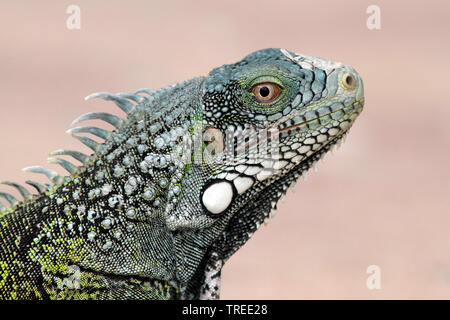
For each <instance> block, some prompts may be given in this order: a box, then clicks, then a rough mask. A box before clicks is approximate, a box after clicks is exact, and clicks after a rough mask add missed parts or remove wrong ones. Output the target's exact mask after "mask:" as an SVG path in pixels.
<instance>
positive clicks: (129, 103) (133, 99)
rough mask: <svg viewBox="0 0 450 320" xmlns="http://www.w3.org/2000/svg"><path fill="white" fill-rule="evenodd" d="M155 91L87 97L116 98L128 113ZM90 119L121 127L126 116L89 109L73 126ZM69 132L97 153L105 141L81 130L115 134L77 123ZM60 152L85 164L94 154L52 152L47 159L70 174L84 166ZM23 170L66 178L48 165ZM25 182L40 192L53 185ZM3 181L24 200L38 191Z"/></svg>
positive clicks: (1, 195)
mask: <svg viewBox="0 0 450 320" xmlns="http://www.w3.org/2000/svg"><path fill="white" fill-rule="evenodd" d="M154 92H155V91H153V90H150V89H147V88H143V89H139V90H137V91H136V92H135V93H117V94H112V93H108V92H98V93H93V94H91V95H89V96H87V97H86V98H85V100H90V99H94V98H101V99H104V100H109V101H112V102H114V103H115V104H116V105H117V106H118V107H119V108H120V109H121V110H122V111H124V112H125V113H126V114H129V113H130V112H131V111H132V110H133V109H134V107H135V106H136V105H138V104H141V103H149V102H151V101H152V100H153V94H154ZM87 120H102V121H105V122H106V123H109V124H111V125H112V126H113V127H114V128H115V129H118V128H120V127H121V126H122V124H123V123H124V119H122V118H120V117H118V116H116V115H113V114H110V113H106V112H89V113H86V114H83V115H81V116H79V117H78V118H76V119H75V120H74V121H73V122H72V124H71V126H72V127H73V126H74V125H76V124H78V123H80V122H83V121H87ZM67 133H69V134H70V135H72V136H73V137H74V138H75V139H78V140H79V141H81V143H83V144H84V145H86V146H87V147H89V148H90V149H92V150H93V151H94V153H95V152H96V151H97V149H98V147H99V146H100V145H101V144H102V143H98V142H97V141H94V140H93V139H90V138H88V137H86V136H82V135H79V134H80V133H81V134H83V133H85V134H91V135H93V136H96V137H99V138H101V139H103V140H105V141H106V140H107V139H108V137H109V136H110V134H111V132H110V131H108V130H105V129H101V128H97V127H93V126H78V127H74V128H71V129H69V130H67ZM56 156H70V157H72V158H74V159H75V160H77V161H79V162H80V163H81V166H83V165H84V164H85V163H87V161H88V160H89V158H90V155H86V154H84V153H82V152H79V151H75V150H67V149H59V150H55V151H53V152H50V154H49V158H48V161H47V162H48V163H50V164H57V165H60V166H61V167H63V168H64V169H65V170H66V171H68V172H69V174H71V175H72V174H74V173H75V172H76V171H77V170H78V169H79V168H80V167H79V166H76V165H75V164H73V163H71V162H70V161H68V160H65V159H62V158H57V157H56ZM22 170H23V171H25V172H33V173H40V174H44V175H45V176H46V177H47V178H48V179H49V180H50V181H51V182H52V183H53V185H58V184H61V183H62V182H63V181H64V177H62V176H60V175H59V174H58V173H57V172H55V171H53V170H50V169H47V168H45V167H41V166H31V167H26V168H24V169H22ZM25 183H26V184H28V185H30V186H32V187H33V188H34V189H36V191H37V192H38V194H42V193H44V192H45V191H47V189H48V188H49V187H51V186H52V185H51V184H48V183H45V184H41V183H39V182H36V181H32V180H27V181H25ZM0 184H3V185H7V186H10V187H13V188H15V189H16V190H17V191H18V192H19V193H20V195H21V196H22V197H23V200H27V199H30V198H32V197H33V195H34V194H32V193H30V192H29V191H28V190H27V189H26V188H25V187H23V186H22V185H20V184H18V183H15V182H11V181H0ZM1 198H3V199H4V200H6V201H7V202H8V203H9V205H10V206H14V205H16V204H19V203H20V201H19V200H18V199H16V198H15V197H14V196H12V195H11V194H9V193H5V192H0V199H1ZM5 209H6V208H5V206H4V205H3V204H2V203H1V202H0V211H2V210H5Z"/></svg>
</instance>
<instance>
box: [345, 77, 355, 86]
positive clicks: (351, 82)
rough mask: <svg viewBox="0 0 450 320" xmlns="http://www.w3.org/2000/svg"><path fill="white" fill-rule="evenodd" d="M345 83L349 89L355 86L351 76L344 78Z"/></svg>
mask: <svg viewBox="0 0 450 320" xmlns="http://www.w3.org/2000/svg"><path fill="white" fill-rule="evenodd" d="M345 83H346V84H347V85H348V86H349V87H353V86H354V85H355V79H354V78H353V77H352V76H351V75H348V76H347V77H345Z"/></svg>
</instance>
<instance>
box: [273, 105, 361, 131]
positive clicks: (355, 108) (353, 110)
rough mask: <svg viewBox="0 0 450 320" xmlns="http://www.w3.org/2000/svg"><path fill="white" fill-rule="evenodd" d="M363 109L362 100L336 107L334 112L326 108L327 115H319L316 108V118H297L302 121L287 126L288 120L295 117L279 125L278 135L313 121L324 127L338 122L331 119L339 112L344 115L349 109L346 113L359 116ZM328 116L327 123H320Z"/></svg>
mask: <svg viewBox="0 0 450 320" xmlns="http://www.w3.org/2000/svg"><path fill="white" fill-rule="evenodd" d="M363 107H364V98H361V99H359V100H356V101H354V102H352V103H350V104H348V105H345V104H343V105H342V106H341V107H338V108H336V109H334V110H333V109H332V108H331V107H326V108H328V109H329V110H330V111H329V112H327V113H324V114H319V112H318V111H317V108H316V110H315V112H316V115H317V117H314V118H311V119H307V120H306V119H305V117H303V116H299V117H300V118H303V119H304V120H301V121H300V122H297V123H294V124H292V125H287V123H288V122H289V121H290V120H292V119H295V117H294V118H291V119H288V120H287V121H285V122H283V123H282V124H280V126H279V131H280V133H281V132H285V131H287V132H290V131H292V130H295V129H299V128H301V127H303V126H305V125H306V126H307V125H308V124H309V123H311V122H313V121H316V120H319V123H320V125H321V126H325V125H327V124H328V123H330V122H331V121H333V120H339V119H333V118H332V115H333V114H336V113H338V112H339V111H342V112H343V113H344V114H347V113H348V112H346V110H348V109H351V110H348V111H350V113H351V114H356V115H357V114H359V113H360V112H361V111H362V109H363ZM328 116H329V117H331V119H330V120H328V121H327V122H324V123H322V122H321V121H320V119H323V118H325V117H328ZM283 125H287V126H285V127H282V126H283Z"/></svg>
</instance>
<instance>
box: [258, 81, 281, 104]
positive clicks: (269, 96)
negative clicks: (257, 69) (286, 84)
mask: <svg viewBox="0 0 450 320" xmlns="http://www.w3.org/2000/svg"><path fill="white" fill-rule="evenodd" d="M252 92H253V94H254V96H255V98H256V99H257V100H258V101H259V102H271V101H273V100H275V99H276V98H278V97H279V95H280V93H281V87H280V86H279V85H278V84H276V83H273V82H263V83H258V84H257V85H255V86H254V87H253V88H252Z"/></svg>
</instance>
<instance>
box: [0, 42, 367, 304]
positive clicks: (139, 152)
mask: <svg viewBox="0 0 450 320" xmlns="http://www.w3.org/2000/svg"><path fill="white" fill-rule="evenodd" d="M96 97H98V98H103V99H106V100H110V101H112V102H114V103H115V104H117V105H118V106H119V107H120V108H121V109H122V110H123V111H124V112H125V113H126V114H127V115H126V117H125V118H123V119H122V118H120V117H117V116H115V115H112V114H109V113H102V112H94V113H87V114H85V115H82V116H80V117H79V118H78V119H76V120H75V121H74V123H79V122H82V121H85V120H96V119H97V120H102V121H106V122H107V123H109V124H111V125H112V126H114V127H115V129H114V130H113V131H112V132H110V131H107V130H104V129H100V128H97V127H92V126H81V127H75V128H72V129H71V130H69V131H70V133H71V134H72V135H73V136H74V137H75V138H77V139H79V140H80V141H81V142H82V143H83V144H85V145H87V146H88V147H89V148H91V149H92V150H93V151H94V152H93V154H92V155H89V156H88V155H86V154H83V153H81V152H77V151H72V150H65V149H61V150H57V151H55V152H52V153H51V154H50V156H51V158H50V160H49V162H50V163H53V164H59V165H61V166H62V167H63V168H64V169H66V170H67V171H68V172H69V173H70V175H68V176H66V177H62V176H60V175H58V174H57V173H56V172H54V171H52V170H49V169H46V168H44V167H38V166H35V167H29V168H25V169H24V170H26V171H31V172H36V173H42V174H45V175H46V176H47V177H48V178H49V179H50V180H51V181H52V183H53V184H52V185H49V184H40V183H37V182H35V181H27V183H28V184H29V185H31V186H33V187H34V188H35V189H36V190H37V192H38V193H37V194H31V193H30V192H29V191H28V190H27V189H25V188H24V187H23V186H21V185H19V184H16V183H12V182H9V181H3V182H2V183H3V184H6V185H9V186H12V187H14V188H16V189H17V190H18V192H20V194H21V195H22V196H23V198H24V200H23V201H20V202H19V201H18V200H16V199H15V198H14V197H13V196H11V195H9V194H7V193H4V192H1V193H0V197H2V198H4V200H7V201H8V202H9V203H10V204H11V206H10V207H8V208H6V207H3V206H2V205H0V206H2V207H3V208H2V209H1V213H0V297H1V298H3V299H217V298H219V292H220V273H221V269H222V266H223V264H224V262H225V261H227V259H228V258H230V256H231V255H232V254H233V253H234V252H236V250H238V249H239V248H240V247H241V246H242V245H244V243H245V242H246V241H247V240H248V239H249V238H250V237H251V236H252V234H253V233H254V232H255V231H256V230H257V229H258V227H259V226H260V225H261V224H262V223H263V222H265V221H267V220H268V219H269V217H270V215H271V214H273V212H274V210H275V209H276V206H277V201H278V200H279V199H280V197H282V196H283V195H284V194H285V193H286V191H287V189H288V187H289V186H291V185H293V184H294V183H295V181H296V180H297V179H298V178H299V177H300V176H301V175H306V173H307V171H308V169H309V168H310V167H312V166H313V165H314V164H315V163H316V162H317V161H318V160H319V159H320V158H322V157H323V155H324V154H325V153H326V152H328V151H329V150H330V149H332V148H333V146H335V145H336V144H339V143H340V142H341V141H342V139H343V137H344V136H345V135H346V133H347V132H348V130H349V128H350V127H351V125H352V124H353V122H354V120H355V118H356V117H357V116H358V115H359V113H360V112H361V111H362V109H363V104H364V97H363V84H362V81H361V78H360V77H359V75H358V74H357V73H356V71H355V70H354V69H353V68H351V67H349V66H346V65H344V64H342V63H338V62H331V61H326V60H323V59H321V58H313V57H309V56H304V55H300V54H295V53H292V52H289V51H286V50H284V49H264V50H260V51H256V52H254V53H252V54H250V55H248V56H247V57H245V58H244V59H243V60H241V61H240V62H237V63H235V64H229V65H223V66H221V67H219V68H215V69H213V70H212V71H211V72H210V73H209V75H208V76H206V77H197V78H194V79H191V80H187V81H183V82H180V83H177V84H175V85H171V86H168V87H164V88H162V89H159V90H156V91H153V90H149V89H141V90H138V91H137V92H136V93H119V94H110V93H105V92H102V93H97V94H93V95H91V96H88V97H87V99H89V98H96ZM83 133H87V134H92V135H93V136H96V137H99V138H101V139H102V140H104V142H103V143H100V142H98V139H97V138H96V139H97V141H96V140H93V139H91V138H88V137H87V136H85V135H82V134H83ZM57 156H70V157H72V158H74V159H75V160H77V161H79V162H81V165H80V166H75V165H74V164H72V163H71V162H69V161H68V160H64V159H62V158H58V157H57Z"/></svg>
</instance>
